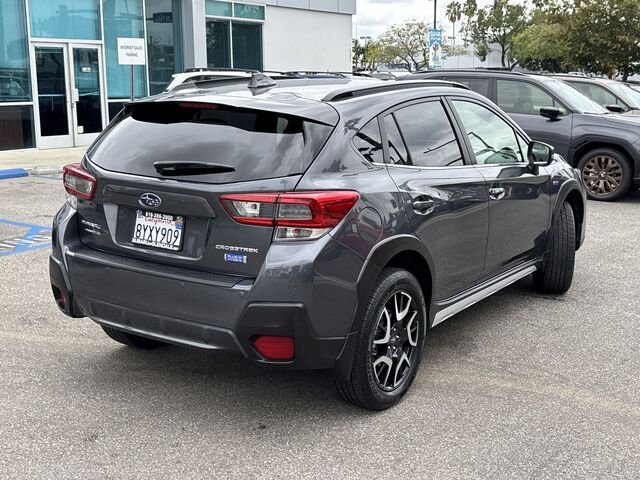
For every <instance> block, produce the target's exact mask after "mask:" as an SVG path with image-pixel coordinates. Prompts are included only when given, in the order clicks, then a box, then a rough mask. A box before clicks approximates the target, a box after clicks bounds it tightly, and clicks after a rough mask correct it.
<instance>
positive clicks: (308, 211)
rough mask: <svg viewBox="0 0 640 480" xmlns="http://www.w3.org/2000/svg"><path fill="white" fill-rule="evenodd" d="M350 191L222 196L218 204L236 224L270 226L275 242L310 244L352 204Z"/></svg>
mask: <svg viewBox="0 0 640 480" xmlns="http://www.w3.org/2000/svg"><path fill="white" fill-rule="evenodd" d="M359 198H360V195H358V193H357V192H354V191H350V190H337V191H320V192H289V193H281V194H277V193H242V194H233V195H222V196H221V197H220V201H221V202H222V205H223V206H224V208H225V209H226V210H227V212H229V215H231V216H232V217H233V219H234V220H235V221H236V222H238V223H244V224H247V225H261V226H273V227H275V229H276V231H275V234H274V238H275V239H276V240H312V239H315V238H319V237H321V236H322V235H324V234H325V233H327V232H329V231H330V230H331V229H332V228H333V227H335V226H336V225H338V223H340V221H341V220H342V219H343V218H344V217H345V216H346V214H347V213H349V211H350V210H351V209H352V208H353V206H354V205H355V204H356V202H357V201H358V199H359Z"/></svg>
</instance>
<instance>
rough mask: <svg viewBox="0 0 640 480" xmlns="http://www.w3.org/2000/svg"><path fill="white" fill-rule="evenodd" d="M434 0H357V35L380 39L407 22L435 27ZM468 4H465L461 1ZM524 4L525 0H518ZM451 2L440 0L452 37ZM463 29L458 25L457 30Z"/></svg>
mask: <svg viewBox="0 0 640 480" xmlns="http://www.w3.org/2000/svg"><path fill="white" fill-rule="evenodd" d="M433 1H434V0H357V11H358V13H357V15H356V16H355V17H354V18H353V35H354V36H358V37H362V36H371V37H373V38H376V37H377V36H378V35H380V34H381V33H382V32H383V31H384V29H385V27H386V26H387V25H392V24H394V23H402V22H403V21H404V20H410V19H414V18H416V19H418V20H425V21H427V23H428V24H429V25H431V24H433ZM459 1H460V3H464V0H459ZM492 1H493V0H478V2H477V3H478V7H484V6H485V5H489V4H491V3H492ZM514 1H521V0H514ZM449 2H450V0H437V8H438V22H439V23H440V25H441V26H442V28H444V30H445V32H444V33H445V35H447V36H450V35H451V31H452V25H451V22H449V20H447V18H446V15H445V12H446V10H447V4H448V3H449ZM458 28H459V25H458V24H456V30H458Z"/></svg>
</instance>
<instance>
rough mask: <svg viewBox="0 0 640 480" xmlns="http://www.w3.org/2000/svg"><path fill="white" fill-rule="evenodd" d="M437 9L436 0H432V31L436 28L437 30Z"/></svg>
mask: <svg viewBox="0 0 640 480" xmlns="http://www.w3.org/2000/svg"><path fill="white" fill-rule="evenodd" d="M437 7H438V0H433V28H434V30H435V29H436V28H438V25H437V21H436V20H437V15H438V14H437Z"/></svg>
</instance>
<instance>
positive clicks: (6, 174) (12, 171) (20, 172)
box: [0, 168, 29, 180]
mask: <svg viewBox="0 0 640 480" xmlns="http://www.w3.org/2000/svg"><path fill="white" fill-rule="evenodd" d="M28 175H29V172H28V170H26V169H25V168H5V169H2V170H0V180H7V179H9V178H20V177H26V176H28Z"/></svg>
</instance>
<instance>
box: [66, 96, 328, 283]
mask: <svg viewBox="0 0 640 480" xmlns="http://www.w3.org/2000/svg"><path fill="white" fill-rule="evenodd" d="M332 130H333V127H332V126H329V125H325V124H323V123H319V122H316V121H311V120H308V119H305V118H301V117H299V116H292V115H287V114H283V113H276V112H272V111H262V110H248V109H243V108H236V107H233V106H223V105H217V104H216V105H211V104H201V103H192V102H188V103H187V102H181V103H178V102H173V103H170V102H157V103H149V104H137V105H135V106H134V107H133V108H131V107H129V110H128V111H127V110H125V111H123V112H122V113H121V114H120V115H119V118H118V119H117V121H115V122H113V123H112V124H110V126H109V127H108V128H107V130H106V131H105V132H104V134H103V135H102V136H101V137H100V138H99V139H98V140H97V141H96V142H95V143H94V145H93V146H92V147H91V149H90V150H89V151H88V153H87V161H86V162H85V168H86V169H87V170H88V171H89V173H91V174H92V175H93V176H94V177H95V178H96V179H97V188H96V196H95V198H94V199H93V200H87V201H84V200H78V220H79V230H80V238H81V241H82V243H83V244H84V245H85V246H86V247H89V248H92V249H95V250H101V251H104V252H109V253H116V254H118V255H124V256H127V257H129V258H132V259H137V260H139V261H142V262H144V261H146V262H153V264H156V265H155V266H154V267H153V268H158V269H159V272H160V271H164V270H166V269H167V268H168V269H179V270H176V271H173V270H170V271H171V272H173V273H172V274H175V275H178V274H179V275H183V274H184V275H187V276H191V275H193V274H196V273H197V272H194V270H200V271H205V272H214V273H220V274H232V275H238V276H244V277H255V276H256V275H257V273H258V272H259V270H260V268H261V265H262V263H263V262H264V258H265V257H266V254H267V251H268V249H269V246H270V245H271V241H272V235H273V227H272V226H254V225H244V224H240V223H238V222H236V221H235V220H234V219H233V218H232V217H231V216H230V215H229V214H228V212H227V211H225V209H224V208H223V206H222V204H221V203H220V196H221V195H223V194H238V193H252V192H280V191H285V190H292V189H294V188H295V185H296V183H297V181H298V180H299V178H300V175H301V174H302V173H303V172H304V171H305V169H306V168H307V167H308V166H309V164H310V163H311V162H312V161H313V159H314V158H315V156H316V155H317V153H318V152H319V151H320V149H321V148H322V145H323V144H324V143H325V141H326V140H327V138H328V136H329V135H330V134H331V131H332ZM157 162H173V163H174V164H175V162H196V163H197V162H208V163H210V164H214V167H221V166H222V167H224V168H213V169H204V170H201V171H200V173H198V174H194V173H193V172H192V171H187V172H185V171H184V170H181V172H180V174H179V175H176V174H175V172H174V174H172V175H168V174H167V172H166V171H164V170H163V169H162V168H160V169H159V170H160V173H159V171H158V170H157V169H156V166H157ZM154 165H156V166H154ZM203 172H204V173H203ZM121 173H124V174H126V175H121ZM185 173H186V174H185ZM261 213H263V214H268V213H269V212H266V213H265V212H261ZM140 268H145V269H147V270H148V269H149V268H151V267H149V266H144V267H140ZM180 269H186V270H184V271H183V270H180ZM180 272H183V273H180Z"/></svg>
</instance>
